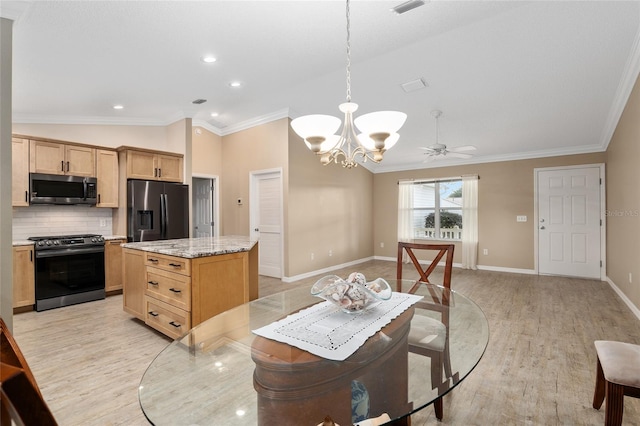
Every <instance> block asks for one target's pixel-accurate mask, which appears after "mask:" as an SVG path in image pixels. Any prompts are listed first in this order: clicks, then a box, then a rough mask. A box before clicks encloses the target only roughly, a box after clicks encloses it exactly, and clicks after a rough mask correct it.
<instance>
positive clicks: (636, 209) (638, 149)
mask: <svg viewBox="0 0 640 426" xmlns="http://www.w3.org/2000/svg"><path fill="white" fill-rule="evenodd" d="M639 118H640V79H639V80H638V81H636V84H635V87H634V89H633V91H632V93H631V95H630V96H629V100H628V101H627V105H626V107H625V109H624V112H623V114H622V117H621V118H620V121H619V122H618V126H617V128H616V131H615V133H614V135H613V138H612V140H611V143H610V144H609V147H608V149H607V170H606V175H607V180H606V181H607V276H608V277H609V279H610V280H611V281H612V282H613V283H614V284H615V285H616V286H617V287H618V288H619V289H620V290H621V291H622V292H623V293H624V294H625V295H626V296H627V297H628V298H629V300H631V302H632V303H633V304H634V305H635V306H637V307H640V286H639V285H638V283H640V262H639V261H638V260H640V185H639V182H640V166H639V165H640V119H639ZM629 274H632V282H629Z"/></svg>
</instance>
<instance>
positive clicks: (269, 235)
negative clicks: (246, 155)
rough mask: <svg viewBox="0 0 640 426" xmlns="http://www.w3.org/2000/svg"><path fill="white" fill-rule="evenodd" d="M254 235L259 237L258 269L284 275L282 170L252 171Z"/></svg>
mask: <svg viewBox="0 0 640 426" xmlns="http://www.w3.org/2000/svg"><path fill="white" fill-rule="evenodd" d="M251 217H252V220H251V222H252V223H251V227H252V232H251V234H252V236H253V237H254V238H258V240H259V249H258V251H259V266H258V273H259V274H260V275H266V276H269V277H275V278H281V277H282V173H281V172H280V171H272V172H265V173H253V174H252V194H251Z"/></svg>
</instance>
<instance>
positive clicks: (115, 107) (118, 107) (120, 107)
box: [113, 105, 124, 109]
mask: <svg viewBox="0 0 640 426" xmlns="http://www.w3.org/2000/svg"><path fill="white" fill-rule="evenodd" d="M122 108H124V106H122V105H114V106H113V109H122Z"/></svg>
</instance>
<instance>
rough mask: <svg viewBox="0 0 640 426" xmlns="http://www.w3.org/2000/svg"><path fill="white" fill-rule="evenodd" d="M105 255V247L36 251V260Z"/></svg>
mask: <svg viewBox="0 0 640 426" xmlns="http://www.w3.org/2000/svg"><path fill="white" fill-rule="evenodd" d="M91 253H104V246H98V247H87V248H67V249H54V250H40V251H38V250H36V259H38V258H40V259H42V258H45V257H58V256H73V255H76V254H91Z"/></svg>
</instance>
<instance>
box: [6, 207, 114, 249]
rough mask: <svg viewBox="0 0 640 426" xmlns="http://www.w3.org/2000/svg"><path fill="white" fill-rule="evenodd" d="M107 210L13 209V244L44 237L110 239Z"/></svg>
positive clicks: (87, 208)
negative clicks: (96, 237) (102, 236)
mask: <svg viewBox="0 0 640 426" xmlns="http://www.w3.org/2000/svg"><path fill="white" fill-rule="evenodd" d="M111 213H112V211H111V209H99V208H97V207H89V206H53V205H45V206H29V207H14V208H13V240H14V241H17V240H26V239H27V238H29V237H42V236H47V235H76V234H99V235H112V219H111Z"/></svg>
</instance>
